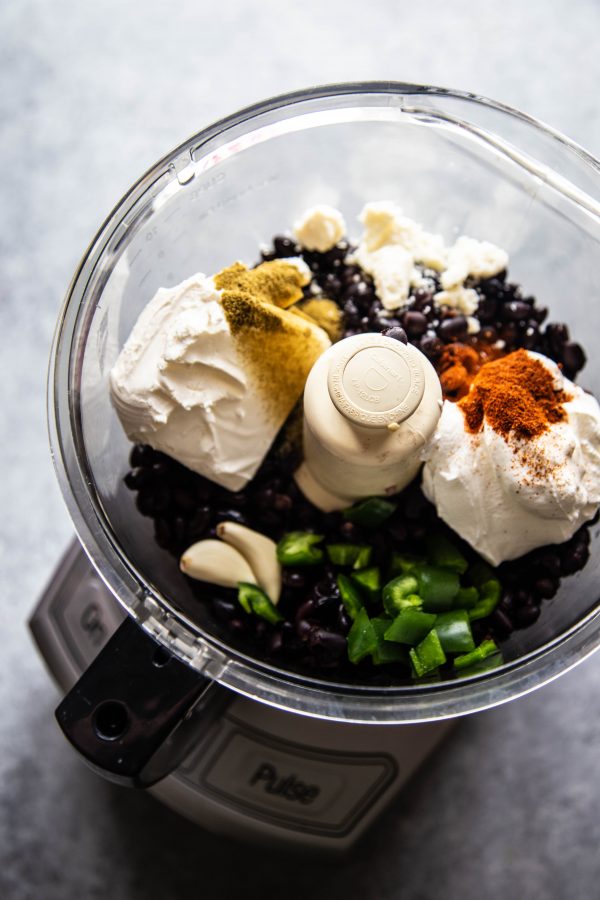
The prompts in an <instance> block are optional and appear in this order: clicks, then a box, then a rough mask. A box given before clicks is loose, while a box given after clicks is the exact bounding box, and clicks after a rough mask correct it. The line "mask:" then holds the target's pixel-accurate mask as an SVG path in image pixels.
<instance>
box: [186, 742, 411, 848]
mask: <svg viewBox="0 0 600 900" xmlns="http://www.w3.org/2000/svg"><path fill="white" fill-rule="evenodd" d="M211 750H212V751H213V752H212V755H208V756H207V755H203V756H201V757H200V759H199V765H198V766H197V767H194V769H195V771H192V772H189V774H186V780H188V781H189V780H193V781H195V782H196V783H197V784H199V786H200V787H201V789H203V790H204V791H205V792H206V793H208V794H213V795H216V796H218V797H219V798H220V800H221V801H224V802H226V803H227V804H228V805H230V806H232V807H234V808H235V809H238V810H239V811H240V812H243V813H245V814H246V815H250V816H253V817H255V818H259V819H262V820H265V821H269V822H272V823H275V824H279V825H285V826H286V827H290V828H295V829H297V830H300V831H310V832H312V833H314V834H338V835H342V834H345V833H347V832H348V831H350V830H351V829H352V828H353V826H354V825H355V824H356V823H357V822H358V821H359V820H360V819H361V818H362V816H364V814H365V812H366V810H367V809H369V807H370V806H371V805H372V804H373V803H374V802H375V801H376V800H377V799H378V797H379V796H380V795H381V793H382V791H383V790H385V788H386V787H388V786H389V784H390V783H391V781H393V779H394V778H395V776H396V764H395V761H394V760H393V759H392V758H391V757H388V756H385V755H383V754H381V755H372V754H362V753H354V754H352V753H333V752H331V751H326V750H319V749H315V748H314V747H304V746H302V745H299V744H292V743H288V742H287V741H281V740H278V739H276V738H273V737H271V736H270V735H267V734H264V733H262V732H258V731H254V730H251V729H244V730H243V731H241V730H239V729H234V730H232V731H230V732H229V733H228V734H226V735H225V738H224V740H222V741H220V742H219V745H218V746H217V747H213V748H211Z"/></svg>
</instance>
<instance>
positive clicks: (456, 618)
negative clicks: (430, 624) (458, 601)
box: [435, 609, 475, 653]
mask: <svg viewBox="0 0 600 900" xmlns="http://www.w3.org/2000/svg"><path fill="white" fill-rule="evenodd" d="M435 630H436V632H437V636H438V637H439V639H440V644H441V645H442V647H443V648H444V652H445V653H468V652H469V651H470V650H474V649H475V641H474V640H473V632H472V631H471V623H470V621H469V614H468V612H467V611H466V610H464V609H454V610H452V611H451V612H445V613H440V614H439V615H438V616H437V618H436V621H435Z"/></svg>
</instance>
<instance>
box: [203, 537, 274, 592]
mask: <svg viewBox="0 0 600 900" xmlns="http://www.w3.org/2000/svg"><path fill="white" fill-rule="evenodd" d="M217 534H218V536H219V537H220V538H221V539H222V540H223V541H224V542H225V543H226V544H227V545H229V546H231V547H235V549H236V550H239V552H240V553H241V554H242V556H244V557H245V559H246V560H247V561H248V563H249V564H250V567H251V568H252V571H253V572H254V575H255V577H256V583H257V584H258V586H259V587H261V588H262V589H263V591H264V592H265V593H266V595H267V596H268V598H269V600H270V601H271V603H273V604H274V605H277V603H278V602H279V596H280V594H281V566H280V565H279V562H278V560H277V544H276V543H275V541H272V540H271V538H268V537H266V535H264V534H260V532H258V531H253V530H252V529H251V528H246V526H245V525H239V524H238V523H237V522H219V524H218V525H217Z"/></svg>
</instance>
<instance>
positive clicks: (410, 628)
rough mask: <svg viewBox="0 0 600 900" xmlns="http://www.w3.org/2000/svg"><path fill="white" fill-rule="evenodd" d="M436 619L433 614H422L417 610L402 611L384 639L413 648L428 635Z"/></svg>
mask: <svg viewBox="0 0 600 900" xmlns="http://www.w3.org/2000/svg"><path fill="white" fill-rule="evenodd" d="M436 618H437V616H435V615H434V614H433V613H424V612H421V611H420V610H418V609H403V610H402V612H401V613H400V615H399V616H396V618H395V619H394V621H393V622H392V623H391V625H390V627H389V628H388V630H387V631H386V633H385V639H386V640H387V641H397V642H398V643H399V644H409V645H410V646H411V647H414V646H415V644H418V643H419V641H422V640H423V638H424V637H426V635H428V634H429V632H430V631H431V629H432V628H433V626H434V625H435V621H436Z"/></svg>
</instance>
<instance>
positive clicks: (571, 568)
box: [560, 544, 590, 575]
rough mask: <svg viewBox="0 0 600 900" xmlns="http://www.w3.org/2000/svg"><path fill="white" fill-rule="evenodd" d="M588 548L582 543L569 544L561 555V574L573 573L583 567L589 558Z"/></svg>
mask: <svg viewBox="0 0 600 900" xmlns="http://www.w3.org/2000/svg"><path fill="white" fill-rule="evenodd" d="M589 555H590V553H589V550H588V548H587V547H586V546H584V545H582V544H575V545H572V546H569V547H568V548H567V549H566V551H565V552H564V554H563V555H562V556H561V560H560V568H561V572H562V574H563V575H573V574H574V573H575V572H579V570H580V569H583V567H584V566H585V564H586V562H587V561H588V559H589Z"/></svg>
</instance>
